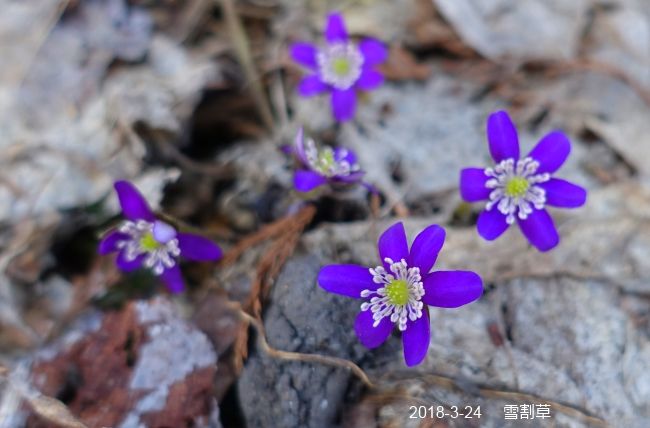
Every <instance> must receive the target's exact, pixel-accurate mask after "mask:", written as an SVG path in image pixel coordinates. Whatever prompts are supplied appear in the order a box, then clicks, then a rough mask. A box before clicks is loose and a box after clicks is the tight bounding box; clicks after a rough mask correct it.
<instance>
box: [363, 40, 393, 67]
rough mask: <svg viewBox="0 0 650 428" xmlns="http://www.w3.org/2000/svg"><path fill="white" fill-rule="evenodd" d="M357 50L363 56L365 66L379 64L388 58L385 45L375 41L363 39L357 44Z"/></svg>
mask: <svg viewBox="0 0 650 428" xmlns="http://www.w3.org/2000/svg"><path fill="white" fill-rule="evenodd" d="M359 50H360V51H361V54H362V55H363V63H364V64H365V65H376V64H381V63H382V62H384V61H386V59H387V58H388V49H386V45H385V44H383V43H382V42H380V41H379V40H377V39H363V40H361V42H359Z"/></svg>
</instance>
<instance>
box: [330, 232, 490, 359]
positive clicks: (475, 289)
mask: <svg viewBox="0 0 650 428" xmlns="http://www.w3.org/2000/svg"><path fill="white" fill-rule="evenodd" d="M444 241H445V231H444V229H443V228H442V227H440V226H437V225H431V226H429V227H427V228H426V229H424V230H423V231H422V232H420V234H418V236H417V237H416V238H415V240H414V241H413V245H411V249H410V251H409V246H408V242H407V240H406V232H405V231H404V225H403V224H402V223H401V222H400V223H395V224H394V225H393V226H391V227H390V228H388V229H387V230H386V231H385V232H384V233H383V234H382V235H381V237H380V238H379V243H378V248H379V258H380V259H381V260H382V262H383V263H382V264H380V265H379V266H377V267H374V268H367V267H364V266H358V265H329V266H325V267H323V268H322V269H321V271H320V273H319V274H318V284H319V285H320V286H321V287H322V288H324V289H325V290H327V291H329V292H331V293H336V294H341V295H343V296H348V297H355V298H357V299H364V300H365V302H363V303H362V304H361V312H360V313H359V315H358V316H357V319H356V322H355V325H354V329H355V331H356V333H357V336H358V337H359V340H360V341H361V343H362V344H363V345H364V346H366V347H368V348H375V347H377V346H379V345H381V344H382V343H384V341H385V340H386V339H387V338H388V336H389V335H390V333H391V331H393V327H394V326H395V325H396V326H397V328H398V329H399V330H400V331H401V332H402V342H403V346H404V360H405V361H406V365H408V366H414V365H416V364H419V363H420V362H422V360H423V359H424V357H425V356H426V354H427V350H428V349H429V340H430V330H429V328H430V324H429V311H428V307H427V306H425V305H430V306H438V307H441V308H456V307H459V306H463V305H466V304H467V303H470V302H473V301H474V300H476V299H478V298H479V297H480V296H481V294H482V293H483V283H482V281H481V278H480V277H479V276H478V275H477V274H476V273H474V272H470V271H437V272H431V268H432V267H433V265H434V263H435V262H436V258H437V257H438V253H439V252H440V249H441V248H442V245H443V243H444Z"/></svg>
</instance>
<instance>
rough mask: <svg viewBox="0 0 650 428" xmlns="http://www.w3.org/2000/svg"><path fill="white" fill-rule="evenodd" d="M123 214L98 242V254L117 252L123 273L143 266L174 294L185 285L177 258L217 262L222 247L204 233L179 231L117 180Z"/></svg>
mask: <svg viewBox="0 0 650 428" xmlns="http://www.w3.org/2000/svg"><path fill="white" fill-rule="evenodd" d="M114 187H115V191H116V192H117V196H118V198H119V200H120V205H121V207H122V214H123V215H124V217H126V220H124V221H123V222H122V223H121V224H120V225H119V226H118V227H117V228H115V229H113V230H111V231H109V232H108V233H107V234H106V236H105V237H104V238H103V239H102V241H101V242H100V244H99V253H100V254H108V253H113V252H117V253H118V255H117V260H116V263H117V266H118V267H119V268H120V269H121V270H122V271H124V272H131V271H134V270H136V269H138V268H140V267H143V266H144V267H146V268H149V269H151V271H152V272H153V273H154V274H155V275H159V276H161V277H162V279H163V281H164V282H165V283H166V284H167V288H168V289H169V291H171V292H172V293H180V292H181V291H183V289H184V288H185V285H184V282H183V277H182V275H181V270H180V267H179V266H178V258H179V257H180V256H183V257H184V258H186V259H188V260H196V261H215V260H218V259H220V258H221V255H222V252H221V249H220V248H219V247H218V246H217V245H216V244H214V243H213V242H212V241H210V240H208V239H206V238H203V237H202V236H198V235H194V234H190V233H180V232H177V231H176V230H175V229H174V228H173V227H172V226H170V225H169V224H167V223H165V222H163V221H161V220H158V219H157V218H156V217H155V216H154V214H153V212H152V211H151V209H150V208H149V205H148V204H147V201H146V200H145V199H144V198H143V197H142V195H141V194H140V193H139V192H138V190H137V189H136V188H135V187H134V186H133V185H132V184H131V183H129V182H128V181H117V182H115V185H114Z"/></svg>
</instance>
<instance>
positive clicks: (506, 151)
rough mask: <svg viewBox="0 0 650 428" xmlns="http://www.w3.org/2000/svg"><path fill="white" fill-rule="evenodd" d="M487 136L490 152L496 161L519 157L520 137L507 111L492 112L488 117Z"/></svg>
mask: <svg viewBox="0 0 650 428" xmlns="http://www.w3.org/2000/svg"><path fill="white" fill-rule="evenodd" d="M487 136H488V143H489V145H490V154H491V155H492V159H494V161H495V162H497V163H498V162H501V161H502V160H504V159H510V158H513V159H515V160H517V159H519V138H518V137H517V130H516V129H515V125H513V123H512V120H510V116H508V113H506V112H505V111H498V112H496V113H492V114H491V115H490V117H489V118H488V123H487Z"/></svg>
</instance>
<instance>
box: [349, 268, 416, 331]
mask: <svg viewBox="0 0 650 428" xmlns="http://www.w3.org/2000/svg"><path fill="white" fill-rule="evenodd" d="M385 261H386V263H388V264H389V265H390V266H389V268H390V272H391V273H388V272H387V271H386V269H385V268H384V267H383V266H377V267H376V268H374V269H373V268H371V269H370V274H371V275H372V280H373V282H374V283H376V284H383V287H381V288H379V289H377V290H376V291H373V290H363V291H362V292H361V297H365V298H367V297H371V296H372V297H371V298H370V301H369V302H364V303H362V304H361V310H362V311H367V310H370V311H371V312H372V318H373V319H374V323H373V327H377V326H378V325H379V323H380V322H381V320H382V319H383V318H385V317H390V320H391V322H393V323H395V322H396V323H397V326H398V328H399V330H400V331H404V330H406V327H407V321H408V320H411V321H415V320H417V319H419V318H420V317H421V316H422V308H423V307H424V303H423V302H422V296H424V285H423V284H422V277H421V276H420V268H418V267H412V268H409V267H408V265H407V264H406V261H405V260H404V259H402V260H401V261H399V262H394V261H393V260H391V259H389V258H386V259H385ZM396 280H402V281H405V282H406V284H407V290H408V301H407V303H406V304H404V305H397V304H395V303H393V302H392V301H391V299H390V297H389V296H388V295H387V292H388V290H387V286H388V285H390V284H391V283H392V282H393V281H396Z"/></svg>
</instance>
